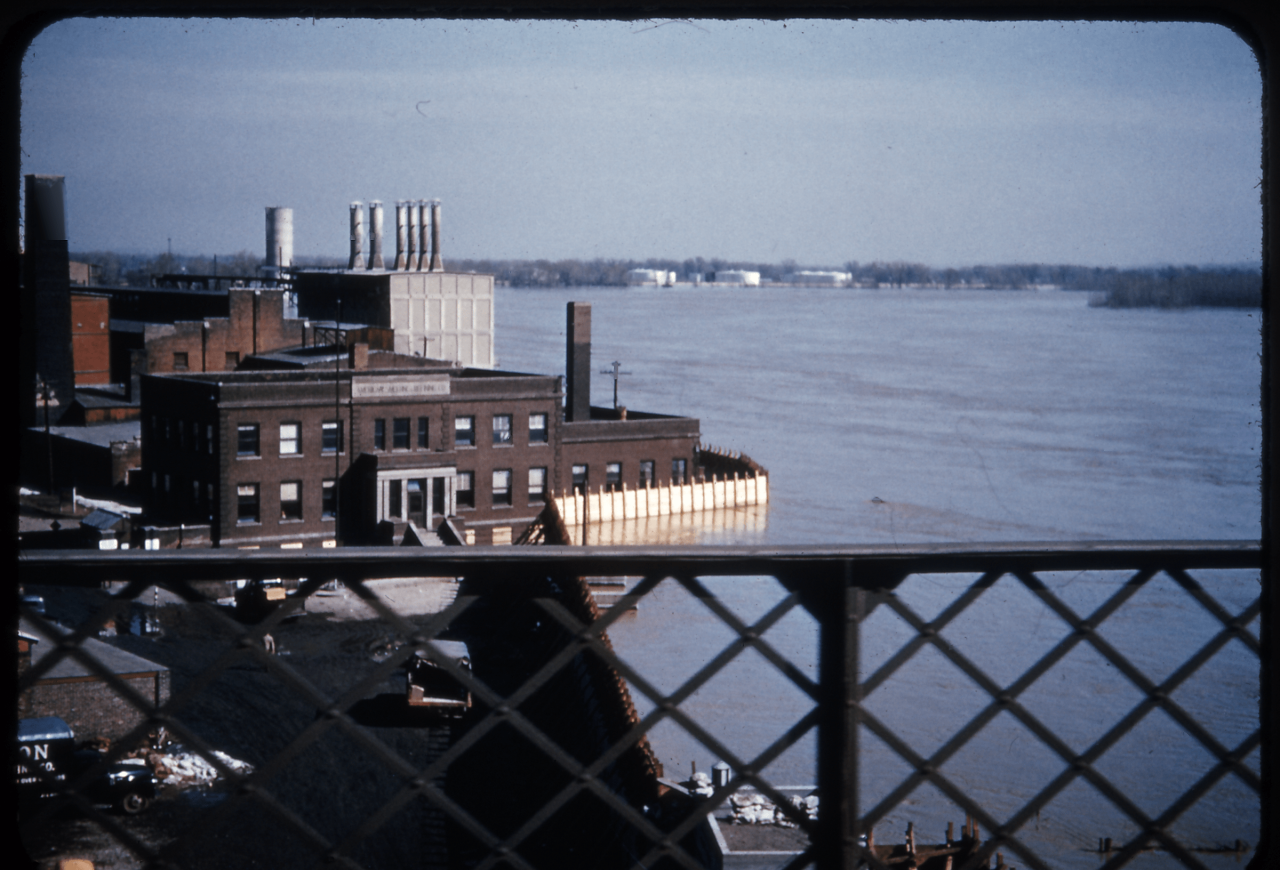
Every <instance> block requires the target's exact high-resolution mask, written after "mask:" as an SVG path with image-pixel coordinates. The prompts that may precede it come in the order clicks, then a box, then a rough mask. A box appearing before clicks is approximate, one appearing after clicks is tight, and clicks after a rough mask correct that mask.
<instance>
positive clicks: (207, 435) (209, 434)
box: [204, 423, 213, 456]
mask: <svg viewBox="0 0 1280 870" xmlns="http://www.w3.org/2000/svg"><path fill="white" fill-rule="evenodd" d="M204 443H205V445H206V446H207V448H208V450H209V455H210V456H212V455H213V424H212V423H210V424H209V425H208V426H205V427H204Z"/></svg>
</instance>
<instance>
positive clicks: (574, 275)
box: [71, 251, 1262, 308]
mask: <svg viewBox="0 0 1280 870" xmlns="http://www.w3.org/2000/svg"><path fill="white" fill-rule="evenodd" d="M71 259H73V260H76V261H79V262H85V263H92V264H94V265H96V266H97V267H98V270H97V274H96V275H95V280H96V282H97V283H100V284H102V285H103V286H119V285H122V284H124V285H130V286H144V287H145V286H147V285H148V284H150V283H151V279H152V278H153V277H155V276H158V275H166V274H180V273H183V272H185V273H187V274H191V275H210V274H214V273H215V272H216V274H218V275H224V276H228V277H244V278H252V277H254V276H256V275H258V274H260V270H261V268H262V266H263V265H264V263H265V259H264V258H263V257H261V256H257V255H254V254H252V253H250V252H249V251H240V252H239V253H236V254H229V255H219V256H217V257H207V256H186V255H180V254H169V253H163V254H160V255H158V256H147V255H145V254H117V253H115V252H113V251H88V252H82V253H75V254H72V255H71ZM346 265H347V261H346V258H339V257H298V258H297V260H296V262H295V266H298V267H315V268H339V269H340V268H344V267H345V266H346ZM445 266H446V268H447V269H449V270H450V271H459V272H479V273H481V274H487V275H493V276H494V278H495V280H497V281H498V282H499V283H500V284H506V285H509V286H512V287H587V286H625V285H626V283H627V272H629V271H630V270H632V269H661V270H664V271H668V272H674V273H675V274H676V275H677V277H678V280H680V281H691V280H693V277H694V276H701V278H702V279H703V280H712V276H713V275H714V274H715V273H716V272H720V271H725V270H745V271H752V272H759V273H760V279H761V282H762V283H773V284H783V283H785V282H786V281H787V279H788V276H790V275H791V274H793V273H795V272H798V271H806V270H807V271H828V272H843V273H846V274H848V275H849V276H850V281H849V282H848V285H847V286H850V287H859V288H872V289H874V288H902V287H917V288H930V289H941V290H954V289H972V288H989V289H1007V290H1022V289H1027V288H1034V287H1060V288H1063V289H1067V290H1087V291H1092V292H1093V294H1094V295H1093V296H1092V297H1091V299H1090V304H1091V305H1096V306H1103V307H1112V308H1133V307H1161V308H1181V307H1187V306H1193V305H1206V306H1227V307H1245V308H1247V307H1255V308H1256V307H1259V306H1260V305H1261V304H1262V272H1261V269H1260V268H1259V267H1256V266H1255V267H1247V266H1164V267H1152V268H1145V269H1117V268H1101V267H1091V266H1072V265H1046V264H1042V263H1031V264H1025V263H1019V264H1006V265H995V266H985V265H978V266H964V267H959V268H955V267H948V268H934V267H931V266H926V265H925V264H923V263H908V262H903V261H889V262H881V261H874V262H870V263H859V262H857V261H850V262H846V263H844V264H842V265H839V266H802V265H799V264H797V263H796V261H795V260H783V261H782V262H781V263H750V262H743V261H737V260H723V259H719V258H712V259H704V258H702V257H693V258H689V259H685V260H674V259H661V258H650V259H647V260H622V259H603V258H597V259H594V260H568V259H566V260H496V259H451V260H446V261H445Z"/></svg>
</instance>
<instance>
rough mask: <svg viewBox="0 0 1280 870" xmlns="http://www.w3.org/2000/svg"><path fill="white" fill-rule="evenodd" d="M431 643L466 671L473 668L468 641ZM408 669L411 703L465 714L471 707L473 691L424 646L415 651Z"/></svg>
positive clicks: (451, 712) (458, 714) (411, 704)
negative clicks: (423, 648) (430, 656)
mask: <svg viewBox="0 0 1280 870" xmlns="http://www.w3.org/2000/svg"><path fill="white" fill-rule="evenodd" d="M430 646H431V647H432V649H434V650H435V651H436V653H438V654H440V655H442V656H444V657H447V658H448V659H450V660H451V661H452V662H453V663H454V664H456V665H457V666H458V667H460V668H462V669H463V670H464V671H467V672H468V673H469V672H470V671H471V653H470V651H469V650H468V649H467V645H466V644H465V643H463V642H461V641H457V640H433V641H431V642H430ZM405 673H406V676H407V677H408V683H409V687H408V688H409V692H408V700H409V706H410V707H427V708H430V709H435V710H439V711H440V712H442V713H444V714H446V715H450V716H461V715H462V714H463V713H465V712H467V710H469V709H471V692H469V691H467V688H466V687H465V686H463V685H462V684H460V683H459V682H458V681H457V680H456V679H454V678H453V676H452V675H451V674H450V673H449V672H448V671H446V670H445V669H444V668H442V667H440V665H438V664H436V663H435V662H434V661H432V660H431V659H429V658H428V657H427V654H426V653H425V652H423V651H422V650H419V651H418V652H416V653H414V655H413V657H412V658H410V659H409V661H408V662H407V663H406V664H405Z"/></svg>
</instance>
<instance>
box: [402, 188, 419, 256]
mask: <svg viewBox="0 0 1280 870" xmlns="http://www.w3.org/2000/svg"><path fill="white" fill-rule="evenodd" d="M404 206H405V211H407V212H408V218H407V219H406V220H405V223H406V225H407V226H408V236H409V245H408V247H407V248H405V255H406V256H405V268H406V269H408V270H409V271H410V272H414V271H417V269H418V204H417V203H416V202H411V201H406V202H405V204H404Z"/></svg>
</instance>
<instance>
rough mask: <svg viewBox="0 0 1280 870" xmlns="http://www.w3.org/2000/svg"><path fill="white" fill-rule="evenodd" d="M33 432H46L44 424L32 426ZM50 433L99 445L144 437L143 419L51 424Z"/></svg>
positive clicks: (103, 445)
mask: <svg viewBox="0 0 1280 870" xmlns="http://www.w3.org/2000/svg"><path fill="white" fill-rule="evenodd" d="M31 430H32V431H33V432H39V433H41V434H44V427H43V426H32V427H31ZM49 431H50V433H52V434H54V435H57V436H58V437H59V438H67V439H69V440H71V441H82V442H84V443H85V444H93V445H95V446H97V447H110V446H111V445H112V444H116V443H118V442H121V441H133V440H135V439H137V438H141V437H142V421H141V420H122V421H119V422H115V423H98V424H96V425H94V426H50V427H49Z"/></svg>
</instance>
